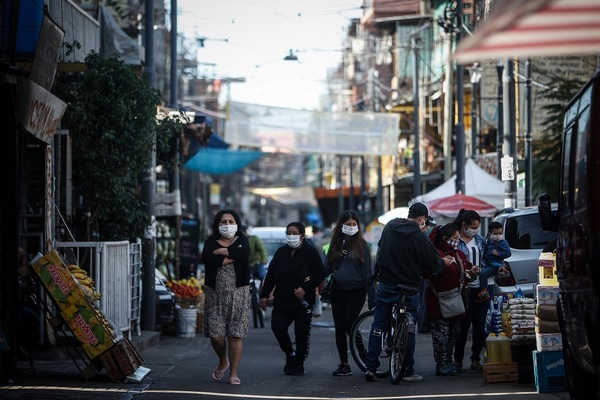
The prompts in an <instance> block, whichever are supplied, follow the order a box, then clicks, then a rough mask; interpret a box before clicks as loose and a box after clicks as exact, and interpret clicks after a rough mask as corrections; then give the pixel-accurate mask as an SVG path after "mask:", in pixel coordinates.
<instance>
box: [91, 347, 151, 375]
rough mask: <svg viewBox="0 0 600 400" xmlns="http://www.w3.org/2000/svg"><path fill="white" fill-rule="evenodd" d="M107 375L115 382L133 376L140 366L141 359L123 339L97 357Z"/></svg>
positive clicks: (133, 348)
mask: <svg viewBox="0 0 600 400" xmlns="http://www.w3.org/2000/svg"><path fill="white" fill-rule="evenodd" d="M99 359H100V361H101V362H102V365H103V366H104V368H105V369H106V372H107V373H108V378H109V379H110V380H111V381H113V382H115V381H120V380H123V379H125V377H126V376H127V375H131V374H133V373H134V372H135V371H136V370H137V369H138V368H139V367H140V366H141V365H142V362H143V360H142V357H141V356H140V354H139V353H138V352H137V350H136V349H135V347H133V345H132V344H131V342H130V341H129V340H128V339H127V338H123V340H121V341H120V342H118V343H116V344H115V345H114V346H112V347H111V348H110V349H108V350H106V351H105V352H103V353H102V354H100V356H99Z"/></svg>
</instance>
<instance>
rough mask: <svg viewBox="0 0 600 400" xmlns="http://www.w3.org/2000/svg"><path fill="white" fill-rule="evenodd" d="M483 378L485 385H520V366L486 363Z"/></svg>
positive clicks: (515, 364)
mask: <svg viewBox="0 0 600 400" xmlns="http://www.w3.org/2000/svg"><path fill="white" fill-rule="evenodd" d="M483 378H484V380H485V383H518V382H519V366H518V364H517V363H516V362H511V363H484V364H483Z"/></svg>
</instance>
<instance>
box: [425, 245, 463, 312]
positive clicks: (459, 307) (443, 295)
mask: <svg viewBox="0 0 600 400" xmlns="http://www.w3.org/2000/svg"><path fill="white" fill-rule="evenodd" d="M456 258H457V263H458V264H459V267H460V277H459V282H460V283H459V286H458V287H456V288H454V289H450V290H446V291H443V292H437V291H436V290H435V288H434V287H433V284H432V283H431V281H429V287H430V288H431V291H432V292H433V294H435V296H436V297H437V299H438V303H439V304H440V311H441V313H442V317H444V318H452V317H458V316H459V315H461V314H464V313H465V312H466V307H465V302H464V300H463V294H462V288H463V282H462V281H463V274H464V270H463V265H462V260H461V259H460V257H456Z"/></svg>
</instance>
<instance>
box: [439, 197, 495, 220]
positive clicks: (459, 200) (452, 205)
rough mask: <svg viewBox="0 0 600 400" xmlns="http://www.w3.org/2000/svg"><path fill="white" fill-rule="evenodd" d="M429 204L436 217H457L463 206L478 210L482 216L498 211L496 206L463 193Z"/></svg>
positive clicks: (491, 215)
mask: <svg viewBox="0 0 600 400" xmlns="http://www.w3.org/2000/svg"><path fill="white" fill-rule="evenodd" d="M427 205H428V206H429V212H430V213H431V215H432V216H434V217H447V218H455V217H456V216H457V215H458V212H459V211H460V210H461V209H463V208H466V209H467V210H474V211H477V212H478V213H479V215H481V216H482V217H493V216H494V213H495V212H496V211H497V209H496V207H495V206H493V205H491V204H488V203H486V202H485V201H483V200H479V199H478V198H476V197H472V196H467V195H466V194H462V193H457V194H453V195H452V196H448V197H442V198H441V199H437V200H433V201H431V202H429V203H428V204H427Z"/></svg>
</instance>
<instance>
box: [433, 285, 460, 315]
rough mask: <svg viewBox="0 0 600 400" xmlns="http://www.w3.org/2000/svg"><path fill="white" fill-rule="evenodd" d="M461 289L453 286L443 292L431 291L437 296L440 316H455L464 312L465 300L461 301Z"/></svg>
mask: <svg viewBox="0 0 600 400" xmlns="http://www.w3.org/2000/svg"><path fill="white" fill-rule="evenodd" d="M432 290H433V288H432ZM461 291H462V290H461V288H454V289H451V290H446V291H444V292H435V290H434V292H433V293H435V294H436V296H437V298H438V302H439V304H440V311H441V312H442V317H444V318H452V317H457V316H459V315H461V314H464V313H465V312H466V309H465V302H464V301H463V297H462V294H461Z"/></svg>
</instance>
